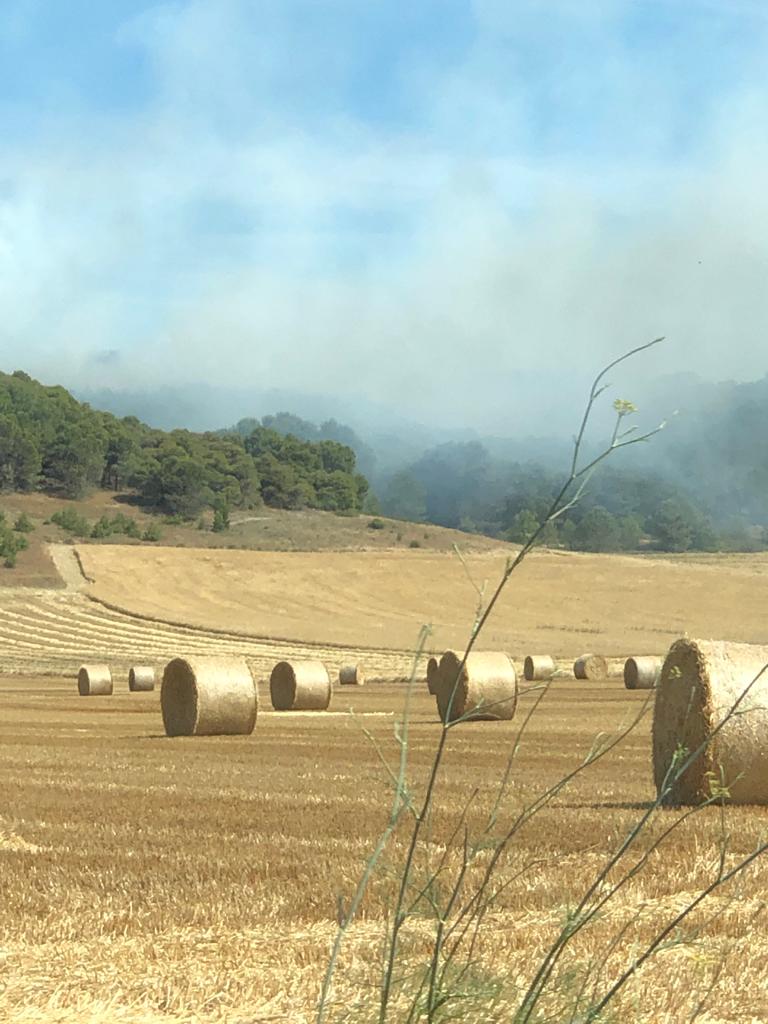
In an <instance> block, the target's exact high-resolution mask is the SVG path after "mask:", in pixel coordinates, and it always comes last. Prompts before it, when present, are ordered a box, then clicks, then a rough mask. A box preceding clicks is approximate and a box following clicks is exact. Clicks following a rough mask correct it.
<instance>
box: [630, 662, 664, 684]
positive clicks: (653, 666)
mask: <svg viewBox="0 0 768 1024" xmlns="http://www.w3.org/2000/svg"><path fill="white" fill-rule="evenodd" d="M663 664H664V659H663V658H654V657H643V658H627V660H626V661H625V662H624V685H625V686H626V688H627V689H628V690H652V689H653V688H654V687H655V686H656V683H657V682H658V680H659V673H660V672H661V666H662V665H663Z"/></svg>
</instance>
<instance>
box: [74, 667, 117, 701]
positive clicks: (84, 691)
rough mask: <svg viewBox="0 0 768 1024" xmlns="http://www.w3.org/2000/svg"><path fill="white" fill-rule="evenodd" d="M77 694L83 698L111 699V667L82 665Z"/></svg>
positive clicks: (78, 674)
mask: <svg viewBox="0 0 768 1024" xmlns="http://www.w3.org/2000/svg"><path fill="white" fill-rule="evenodd" d="M77 692H78V693H79V694H80V696H81V697H111V696H112V672H111V671H110V668H109V665H82V666H81V667H80V671H79V672H78V673H77Z"/></svg>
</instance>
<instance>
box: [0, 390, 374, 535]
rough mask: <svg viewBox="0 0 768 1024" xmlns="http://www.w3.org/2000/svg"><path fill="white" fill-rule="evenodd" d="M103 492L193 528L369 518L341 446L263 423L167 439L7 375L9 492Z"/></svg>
mask: <svg viewBox="0 0 768 1024" xmlns="http://www.w3.org/2000/svg"><path fill="white" fill-rule="evenodd" d="M97 487H101V488H105V489H109V490H113V491H120V490H130V491H133V492H135V494H136V497H137V500H139V501H140V502H141V503H142V504H143V505H145V506H146V507H148V508H150V509H155V510H157V511H158V512H163V513H165V514H170V515H178V516H182V517H188V518H189V517H193V516H195V515H197V514H199V513H200V512H201V511H203V510H204V509H206V508H210V509H213V510H214V511H216V512H218V513H219V514H220V515H226V514H227V513H228V510H229V509H232V508H244V507H253V506H255V505H258V504H260V503H262V502H264V503H266V504H267V505H272V506H276V507H279V508H319V509H325V510H329V511H334V512H354V511H359V510H360V509H361V508H362V506H363V503H364V501H365V498H366V494H367V492H368V481H367V480H366V478H365V477H364V476H363V475H362V474H360V473H359V472H358V471H357V466H356V459H355V453H354V452H353V451H352V449H351V448H349V447H348V446H347V445H344V444H341V443H339V442H338V441H334V440H318V441H305V440H302V439H300V438H297V437H293V436H284V435H283V434H280V433H278V432H277V431H275V430H271V429H269V428H268V427H265V426H262V425H260V424H256V423H255V424H254V425H253V428H252V429H250V430H248V431H247V432H246V433H245V434H242V433H238V432H236V431H230V432H224V433H204V434H196V433H192V432H191V431H188V430H173V431H170V432H166V431H162V430H156V429H153V428H151V427H148V426H146V425H145V424H143V423H141V422H140V421H139V420H138V419H136V418H135V417H132V416H127V417H123V418H121V419H118V418H117V417H116V416H113V415H112V414H111V413H107V412H98V411H96V410H94V409H92V408H91V407H90V406H89V405H87V404H85V403H80V402H78V401H76V400H75V399H74V398H73V397H72V395H70V394H69V392H68V391H66V390H65V389H64V388H62V387H46V386H44V385H42V384H40V383H38V382H37V381H35V380H33V379H32V378H31V377H29V376H28V375H27V374H26V373H23V372H21V371H16V372H15V373H13V374H10V375H8V374H0V489H2V490H12V491H33V490H45V491H48V492H51V493H55V494H60V495H62V496H63V497H67V498H79V497H82V496H83V495H84V494H86V493H87V492H88V491H89V490H92V489H93V488H97Z"/></svg>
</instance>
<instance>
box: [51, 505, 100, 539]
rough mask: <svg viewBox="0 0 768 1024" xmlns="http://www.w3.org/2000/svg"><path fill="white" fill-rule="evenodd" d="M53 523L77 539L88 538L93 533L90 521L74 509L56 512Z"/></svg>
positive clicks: (63, 509)
mask: <svg viewBox="0 0 768 1024" xmlns="http://www.w3.org/2000/svg"><path fill="white" fill-rule="evenodd" d="M51 522H52V523H55V525H56V526H59V527H61V529H62V530H66V532H67V533H71V534H73V535H74V536H75V537H88V536H89V535H90V532H91V525H90V523H89V522H88V520H87V519H86V518H85V516H82V515H80V513H79V512H77V511H76V510H75V509H73V508H62V509H59V511H58V512H54V513H53V515H52V516H51Z"/></svg>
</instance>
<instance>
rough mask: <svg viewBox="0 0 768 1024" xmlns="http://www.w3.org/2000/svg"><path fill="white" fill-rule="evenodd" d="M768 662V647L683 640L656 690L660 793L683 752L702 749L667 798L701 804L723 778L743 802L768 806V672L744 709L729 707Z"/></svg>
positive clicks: (667, 662) (671, 654) (735, 798)
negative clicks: (733, 711)
mask: <svg viewBox="0 0 768 1024" xmlns="http://www.w3.org/2000/svg"><path fill="white" fill-rule="evenodd" d="M766 663H768V647H756V646H752V645H749V644H736V643H729V642H727V641H724V640H689V639H687V638H686V639H682V640H677V641H676V642H675V643H674V644H672V646H671V647H670V649H669V653H668V654H667V657H666V659H665V661H664V665H663V667H662V670H661V676H660V678H659V682H658V685H657V688H656V696H655V706H654V713H653V772H654V779H655V782H656V789H657V791H658V792H659V793H660V792H661V790H662V788H663V787H664V780H665V778H666V777H667V773H668V772H669V769H670V765H671V764H672V760H673V758H674V755H675V751H676V750H677V749H678V748H679V746H682V747H684V748H686V749H687V750H688V751H689V753H693V752H694V751H695V750H697V749H698V748H699V747H700V746H703V752H702V754H701V755H700V756H699V757H697V758H696V760H695V761H694V762H693V763H692V764H691V765H690V767H689V768H688V769H687V770H686V771H685V772H684V773H683V774H682V775H681V777H680V778H679V779H678V780H677V781H676V782H675V783H673V785H672V789H671V792H670V793H669V794H668V796H667V797H666V798H665V803H669V804H673V805H677V804H696V803H699V802H701V801H702V800H704V799H706V798H708V797H709V796H710V794H711V793H712V788H711V783H712V781H713V780H714V781H715V782H716V783H717V784H718V785H719V784H720V783H721V782H722V783H723V784H724V785H725V786H726V787H727V789H728V791H729V794H730V800H731V802H732V803H737V804H768V672H766V673H765V674H764V675H763V676H761V678H760V679H759V680H758V681H757V682H756V683H755V684H754V685H753V686H752V687H751V689H750V690H749V693H748V694H747V696H746V697H745V698H744V700H743V702H742V703H741V704H740V705H739V708H738V711H737V713H736V714H735V715H734V716H732V717H731V718H730V719H728V721H727V722H726V723H725V725H723V727H722V729H720V731H719V732H715V730H716V729H717V728H718V726H719V725H720V724H721V723H722V722H723V720H724V719H725V717H726V716H727V714H728V711H729V710H730V709H731V708H732V707H733V706H734V704H735V702H736V701H737V700H738V698H739V697H740V696H741V695H742V694H743V693H744V691H745V690H746V688H747V687H748V686H749V684H750V683H751V682H752V680H753V679H754V678H755V677H756V676H757V674H758V673H759V672H760V670H761V669H762V668H763V666H764V665H765V664H766Z"/></svg>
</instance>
